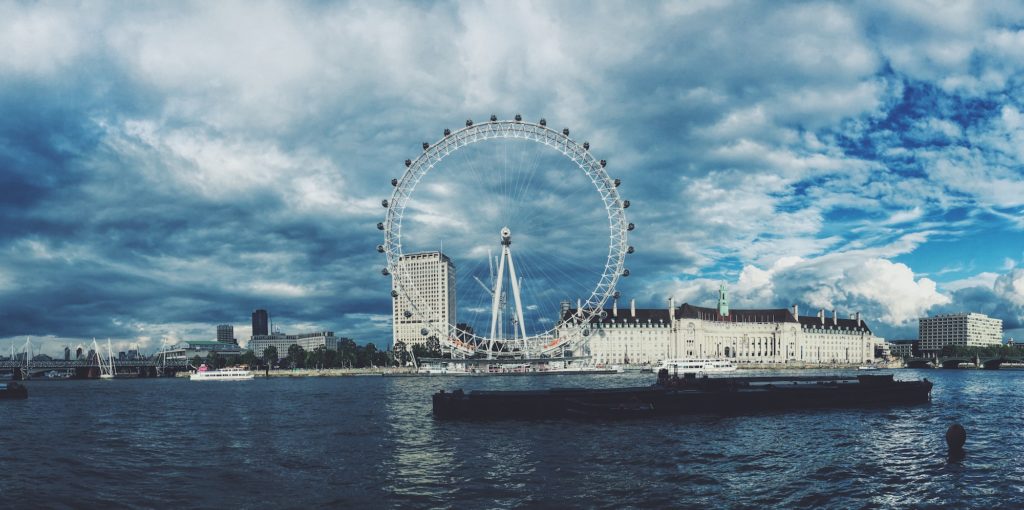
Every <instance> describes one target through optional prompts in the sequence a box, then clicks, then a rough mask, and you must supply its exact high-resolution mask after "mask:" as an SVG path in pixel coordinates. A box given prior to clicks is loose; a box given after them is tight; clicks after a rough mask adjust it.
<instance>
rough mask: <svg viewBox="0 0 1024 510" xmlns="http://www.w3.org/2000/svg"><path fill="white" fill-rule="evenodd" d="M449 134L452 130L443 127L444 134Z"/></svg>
mask: <svg viewBox="0 0 1024 510" xmlns="http://www.w3.org/2000/svg"><path fill="white" fill-rule="evenodd" d="M450 134H452V130H451V129H448V128H445V130H444V136H448V135H450Z"/></svg>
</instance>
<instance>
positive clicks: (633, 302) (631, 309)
mask: <svg viewBox="0 0 1024 510" xmlns="http://www.w3.org/2000/svg"><path fill="white" fill-rule="evenodd" d="M629 316H630V317H633V318H636V299H630V300H629Z"/></svg>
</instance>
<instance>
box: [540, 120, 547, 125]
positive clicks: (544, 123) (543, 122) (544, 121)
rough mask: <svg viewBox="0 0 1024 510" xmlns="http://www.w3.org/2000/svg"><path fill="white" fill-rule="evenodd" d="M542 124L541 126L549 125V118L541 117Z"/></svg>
mask: <svg viewBox="0 0 1024 510" xmlns="http://www.w3.org/2000/svg"><path fill="white" fill-rule="evenodd" d="M540 125H541V126H547V125H548V120H547V119H540Z"/></svg>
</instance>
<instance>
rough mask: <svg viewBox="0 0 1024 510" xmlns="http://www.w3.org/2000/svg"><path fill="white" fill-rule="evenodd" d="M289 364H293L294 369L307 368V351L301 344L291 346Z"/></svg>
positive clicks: (289, 347) (289, 348)
mask: <svg viewBox="0 0 1024 510" xmlns="http://www.w3.org/2000/svg"><path fill="white" fill-rule="evenodd" d="M288 363H290V364H291V367H292V368H302V367H304V366H306V350H305V349H303V348H302V346H301V345H299V344H291V345H289V346H288Z"/></svg>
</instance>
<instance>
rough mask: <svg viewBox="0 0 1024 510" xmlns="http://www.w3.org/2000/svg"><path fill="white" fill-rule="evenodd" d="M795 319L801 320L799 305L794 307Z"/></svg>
mask: <svg viewBox="0 0 1024 510" xmlns="http://www.w3.org/2000/svg"><path fill="white" fill-rule="evenodd" d="M793 318H794V319H796V320H798V321H799V320H800V307H799V306H797V305H793Z"/></svg>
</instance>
